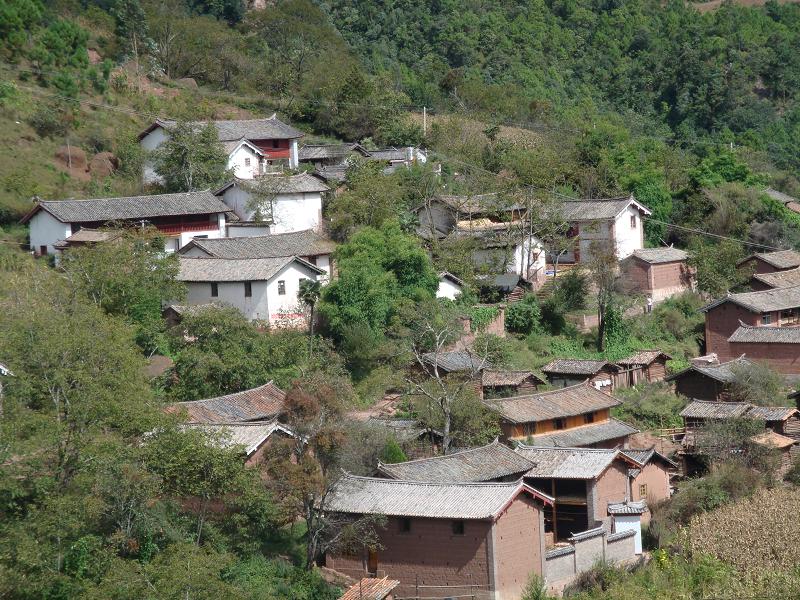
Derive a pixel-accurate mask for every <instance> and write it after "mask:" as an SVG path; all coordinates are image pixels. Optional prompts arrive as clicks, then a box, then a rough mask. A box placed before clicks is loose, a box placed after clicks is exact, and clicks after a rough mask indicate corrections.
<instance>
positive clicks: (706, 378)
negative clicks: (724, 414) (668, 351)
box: [664, 356, 753, 401]
mask: <svg viewBox="0 0 800 600" xmlns="http://www.w3.org/2000/svg"><path fill="white" fill-rule="evenodd" d="M752 366H753V363H752V362H751V361H749V360H747V359H746V358H745V357H743V356H740V357H739V358H735V359H733V360H730V361H728V362H725V363H720V362H719V361H718V360H717V359H716V356H714V357H713V360H710V361H708V362H700V361H694V362H693V364H692V365H690V366H689V367H688V368H686V369H684V370H683V371H680V372H678V373H674V374H672V375H670V376H668V377H666V378H665V379H664V381H668V382H674V383H675V393H677V394H681V395H682V396H686V397H687V398H693V399H695V400H709V401H711V400H714V401H717V400H719V401H725V400H730V397H731V386H732V385H733V383H734V382H735V381H736V377H737V372H738V371H739V370H740V369H747V368H749V367H752Z"/></svg>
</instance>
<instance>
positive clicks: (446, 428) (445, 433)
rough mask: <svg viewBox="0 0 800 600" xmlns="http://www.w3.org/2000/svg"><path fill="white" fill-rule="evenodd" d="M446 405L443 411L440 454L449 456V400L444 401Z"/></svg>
mask: <svg viewBox="0 0 800 600" xmlns="http://www.w3.org/2000/svg"><path fill="white" fill-rule="evenodd" d="M446 402H447V403H448V404H447V406H446V408H445V409H444V411H443V412H444V427H443V428H442V429H443V431H442V452H443V453H444V454H450V420H451V413H450V405H449V400H447V401H446Z"/></svg>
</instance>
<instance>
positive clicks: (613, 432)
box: [531, 418, 639, 448]
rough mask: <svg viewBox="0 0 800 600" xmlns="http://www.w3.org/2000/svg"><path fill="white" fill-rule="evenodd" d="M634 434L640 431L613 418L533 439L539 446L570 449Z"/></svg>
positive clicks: (535, 436)
mask: <svg viewBox="0 0 800 600" xmlns="http://www.w3.org/2000/svg"><path fill="white" fill-rule="evenodd" d="M634 433H639V430H638V429H636V428H635V427H633V426H631V425H628V424H627V423H625V422H623V421H619V420H617V419H614V418H611V419H609V420H608V421H603V422H601V423H592V424H591V425H582V426H580V427H575V428H573V429H564V430H563V431H554V432H553V433H542V434H540V435H534V436H531V439H532V440H533V443H534V444H536V445H537V446H553V447H559V448H569V447H580V446H591V445H593V444H599V443H600V442H607V441H609V440H616V439H619V438H622V437H626V436H629V435H633V434H634Z"/></svg>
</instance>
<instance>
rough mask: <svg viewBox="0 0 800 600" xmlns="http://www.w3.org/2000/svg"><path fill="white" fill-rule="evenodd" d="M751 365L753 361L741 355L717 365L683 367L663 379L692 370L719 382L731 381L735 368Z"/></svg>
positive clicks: (734, 375) (734, 377) (669, 378)
mask: <svg viewBox="0 0 800 600" xmlns="http://www.w3.org/2000/svg"><path fill="white" fill-rule="evenodd" d="M752 366H754V363H752V362H751V361H749V360H747V359H746V358H744V357H743V356H740V357H739V358H735V359H733V360H729V361H728V362H725V363H722V364H719V365H692V366H691V367H689V368H688V369H684V370H683V371H681V372H679V373H675V374H674V375H670V376H668V377H666V378H665V381H673V380H675V379H678V378H679V377H681V376H682V375H685V374H686V373H689V372H691V371H694V372H695V373H700V374H701V375H705V376H706V377H710V378H711V379H713V380H715V381H719V382H721V383H732V382H733V381H734V380H735V379H736V369H737V368H743V367H752Z"/></svg>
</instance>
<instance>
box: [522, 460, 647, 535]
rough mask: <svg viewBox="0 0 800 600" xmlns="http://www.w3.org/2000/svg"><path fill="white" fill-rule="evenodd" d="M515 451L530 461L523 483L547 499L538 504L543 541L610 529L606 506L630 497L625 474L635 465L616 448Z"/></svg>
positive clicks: (635, 464)
mask: <svg viewBox="0 0 800 600" xmlns="http://www.w3.org/2000/svg"><path fill="white" fill-rule="evenodd" d="M515 452H517V453H519V454H520V455H521V456H523V457H525V458H526V459H528V460H529V461H530V462H531V463H533V464H534V466H533V467H532V468H531V469H530V470H529V471H528V472H527V473H526V474H525V482H526V483H528V484H529V485H531V486H533V487H534V488H536V489H541V490H543V491H544V490H546V492H545V493H547V494H549V495H550V496H552V498H553V503H552V504H551V505H548V506H546V507H545V508H544V523H545V533H546V534H548V535H547V541H548V545H552V544H553V543H554V542H557V541H560V540H563V539H566V538H568V537H570V536H572V535H574V534H576V533H579V532H582V531H586V530H588V529H593V528H595V527H603V528H604V529H605V530H606V531H611V522H612V519H611V517H610V516H609V514H608V504H609V503H612V502H623V501H625V500H628V499H629V498H630V484H629V474H628V472H629V470H630V469H635V468H639V467H640V465H639V463H637V462H635V461H634V460H632V459H630V458H628V457H627V456H625V455H624V454H622V453H621V452H620V451H618V450H605V449H589V448H542V447H537V446H528V445H525V444H519V445H518V446H517V448H516V450H515Z"/></svg>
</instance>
